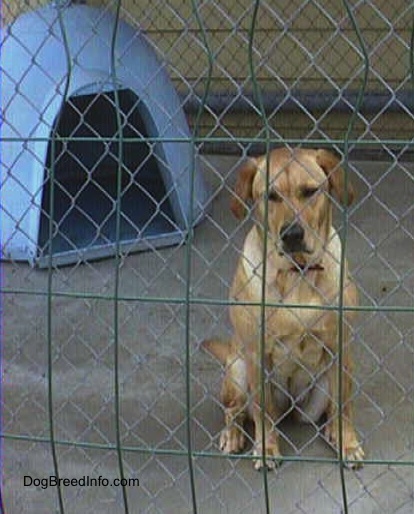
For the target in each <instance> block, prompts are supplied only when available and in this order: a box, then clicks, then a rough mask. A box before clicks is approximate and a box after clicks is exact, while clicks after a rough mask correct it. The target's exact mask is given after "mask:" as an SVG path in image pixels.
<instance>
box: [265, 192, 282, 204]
mask: <svg viewBox="0 0 414 514" xmlns="http://www.w3.org/2000/svg"><path fill="white" fill-rule="evenodd" d="M267 198H268V200H270V201H271V202H281V201H282V197H281V196H280V194H279V193H278V192H277V191H275V190H274V189H271V190H270V191H269V193H268V195H267Z"/></svg>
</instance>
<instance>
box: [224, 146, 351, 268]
mask: <svg viewBox="0 0 414 514" xmlns="http://www.w3.org/2000/svg"><path fill="white" fill-rule="evenodd" d="M267 176H268V184H267V183H266V182H267V180H266V178H267ZM234 193H235V194H234V197H233V199H232V203H231V209H232V211H233V213H234V215H235V216H236V217H238V218H242V217H244V216H245V215H246V212H247V206H248V203H250V201H251V202H252V203H253V205H254V209H255V218H256V221H257V224H258V226H259V228H261V231H262V233H263V227H264V226H266V225H267V230H268V238H269V239H268V244H274V245H275V246H276V249H277V252H278V254H279V255H280V256H284V257H286V265H287V266H292V264H296V265H297V266H299V267H300V268H304V267H306V266H308V265H309V263H312V264H313V265H317V264H318V259H319V258H320V256H321V252H322V251H323V249H324V247H325V245H326V242H327V238H328V236H329V231H330V226H331V218H332V206H331V198H332V196H335V197H336V198H337V199H338V200H339V201H340V202H341V203H343V204H345V203H346V204H348V205H349V204H351V202H352V201H353V198H354V191H353V189H352V186H351V184H350V183H349V182H348V184H347V188H345V175H344V170H343V169H342V168H341V167H340V160H339V159H338V158H337V157H336V156H335V155H334V154H333V153H331V152H329V151H327V150H307V149H296V150H292V151H291V150H288V149H285V148H284V149H277V150H273V151H272V152H271V154H270V155H269V157H268V158H266V156H263V157H259V158H257V159H250V160H249V161H248V162H246V163H245V164H244V165H243V166H242V167H241V169H240V170H239V175H238V178H237V181H236V186H235V191H234ZM266 201H267V214H268V219H267V224H266V223H265V212H266Z"/></svg>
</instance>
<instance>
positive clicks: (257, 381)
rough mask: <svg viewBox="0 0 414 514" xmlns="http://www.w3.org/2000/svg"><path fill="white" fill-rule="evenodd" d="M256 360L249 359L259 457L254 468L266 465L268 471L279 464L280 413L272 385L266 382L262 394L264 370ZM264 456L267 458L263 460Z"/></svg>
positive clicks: (266, 366) (248, 367)
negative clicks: (277, 425) (262, 374)
mask: <svg viewBox="0 0 414 514" xmlns="http://www.w3.org/2000/svg"><path fill="white" fill-rule="evenodd" d="M255 360H256V355H254V358H249V359H247V377H248V382H249V390H250V391H251V394H252V400H253V405H252V407H253V421H254V429H255V442H254V449H253V455H254V456H255V457H257V458H256V459H254V467H255V469H258V470H259V469H261V468H262V467H263V465H264V464H265V465H266V467H267V468H268V469H274V468H275V467H276V466H277V465H278V464H279V463H278V461H277V459H278V458H279V457H280V451H279V434H278V432H277V430H276V421H277V416H278V413H277V409H276V404H275V402H274V398H273V394H272V385H271V384H270V383H269V382H268V381H265V383H264V389H263V395H262V394H261V386H262V380H261V375H260V373H261V369H262V368H261V366H260V365H259V363H258V362H255ZM266 360H268V359H265V361H266ZM268 364H269V362H265V368H268V367H269V366H268ZM263 410H264V412H263ZM263 423H264V425H263ZM263 435H264V441H263ZM263 455H264V456H265V458H263Z"/></svg>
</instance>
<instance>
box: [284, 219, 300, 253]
mask: <svg viewBox="0 0 414 514" xmlns="http://www.w3.org/2000/svg"><path fill="white" fill-rule="evenodd" d="M304 237H305V231H304V230H303V227H302V226H301V225H300V224H299V223H285V224H284V225H283V226H282V228H281V229H280V238H281V239H282V241H283V244H284V245H285V247H286V249H287V250H290V251H299V250H300V248H302V246H303V239H304Z"/></svg>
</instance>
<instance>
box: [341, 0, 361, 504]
mask: <svg viewBox="0 0 414 514" xmlns="http://www.w3.org/2000/svg"><path fill="white" fill-rule="evenodd" d="M343 1H344V7H345V9H346V11H347V14H348V17H349V19H350V22H351V25H352V28H353V30H354V31H355V34H356V36H357V39H358V43H359V45H360V49H361V52H362V58H363V78H362V83H361V87H360V89H359V92H358V97H357V102H356V105H355V108H354V110H353V112H352V115H351V117H350V120H349V124H348V129H347V131H346V134H345V137H344V170H345V178H344V193H345V195H344V196H345V198H344V202H343V206H342V228H341V235H342V252H341V262H340V276H339V299H338V410H339V422H338V429H339V441H338V445H339V463H340V466H339V474H340V479H341V491H342V502H343V512H344V514H348V497H347V488H346V480H345V467H344V464H345V462H344V461H345V459H344V453H343V435H344V434H343V426H344V420H343V397H342V392H343V383H342V382H343V373H344V371H343V364H344V360H343V352H344V322H345V317H344V316H345V311H344V289H345V280H346V278H347V277H346V264H345V263H346V257H345V256H346V247H347V241H348V224H349V213H348V183H349V169H348V157H349V139H350V136H351V133H352V131H353V128H354V125H355V122H356V120H357V117H358V114H359V111H360V108H361V105H362V102H363V100H364V95H365V90H366V86H367V82H368V73H369V56H368V52H367V49H366V45H365V41H364V39H363V37H362V34H361V31H360V28H359V25H358V22H357V20H356V17H355V15H354V13H353V10H352V8H351V6H350V5H349V1H348V0H343Z"/></svg>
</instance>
